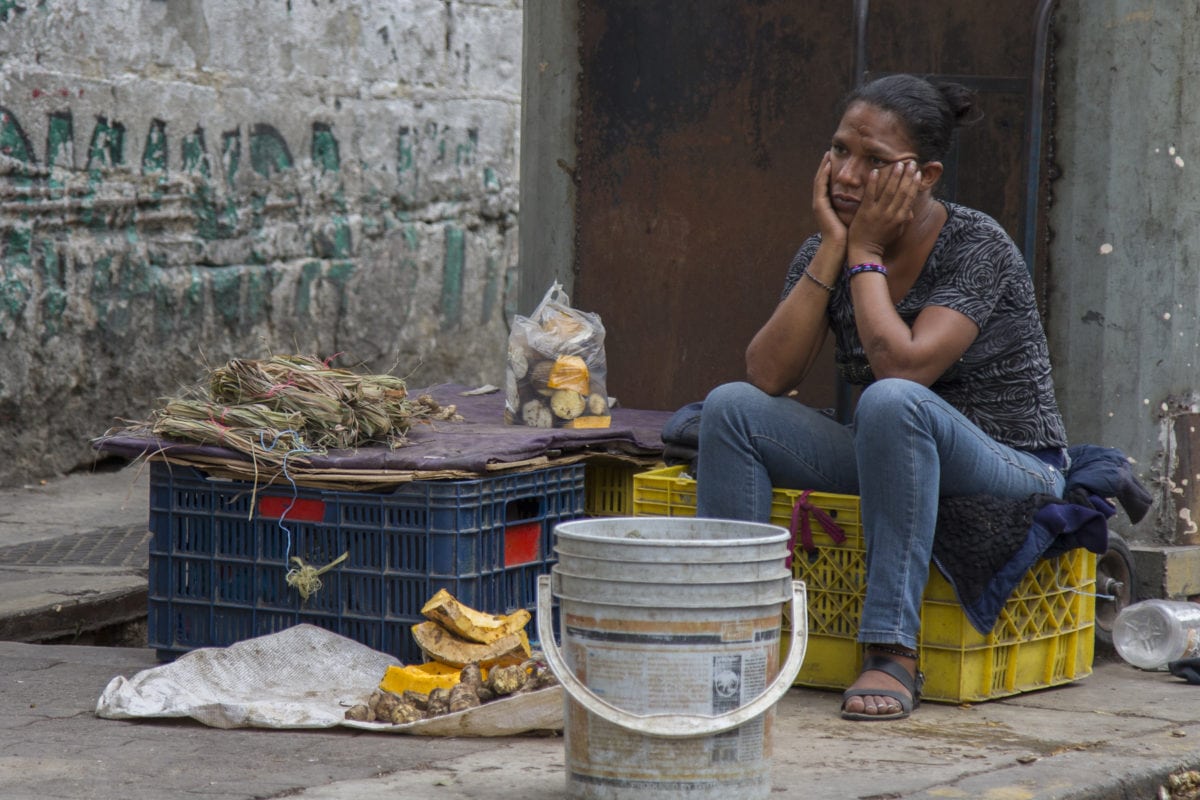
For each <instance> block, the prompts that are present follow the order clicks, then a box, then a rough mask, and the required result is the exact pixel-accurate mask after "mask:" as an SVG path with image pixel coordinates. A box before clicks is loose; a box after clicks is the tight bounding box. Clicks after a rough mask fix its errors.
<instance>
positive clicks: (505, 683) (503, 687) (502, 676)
mask: <svg viewBox="0 0 1200 800" xmlns="http://www.w3.org/2000/svg"><path fill="white" fill-rule="evenodd" d="M528 678H529V676H528V674H527V673H526V672H525V667H523V666H521V665H520V664H513V665H512V666H508V667H493V668H492V669H491V670H489V671H488V688H490V689H491V690H492V691H493V692H495V693H496V695H497V696H498V697H503V696H504V695H508V694H512V693H513V692H515V691H517V690H518V689H520V688H521V687H522V686H524V685H525V682H526V681H527V680H528Z"/></svg>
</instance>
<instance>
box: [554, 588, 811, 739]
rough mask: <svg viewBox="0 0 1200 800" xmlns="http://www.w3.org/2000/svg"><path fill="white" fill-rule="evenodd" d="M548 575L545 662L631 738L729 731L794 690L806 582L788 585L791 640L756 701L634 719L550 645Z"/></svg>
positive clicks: (804, 641)
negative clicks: (723, 709) (596, 690)
mask: <svg viewBox="0 0 1200 800" xmlns="http://www.w3.org/2000/svg"><path fill="white" fill-rule="evenodd" d="M550 579H551V576H550V575H539V576H538V592H537V601H538V602H537V612H538V618H537V631H538V637H539V638H540V639H541V645H542V652H543V653H544V655H545V656H546V663H547V664H549V666H550V670H551V671H552V672H553V673H554V675H555V676H556V677H557V678H558V680H559V683H561V684H562V685H563V688H564V689H566V690H567V693H568V694H569V695H570V696H571V698H572V699H573V700H575V701H576V702H578V703H579V704H580V705H581V706H583V707H584V708H586V709H587V710H588V711H590V712H592V713H593V714H595V715H596V716H598V717H602V718H603V719H606V720H608V721H609V722H611V723H613V724H614V725H618V726H620V727H622V728H625V729H627V730H630V731H633V732H635V733H640V734H644V735H646V736H658V737H660V738H670V739H688V738H695V737H699V736H712V735H714V734H718V733H723V732H725V731H729V730H733V729H734V728H736V727H738V726H739V725H744V724H745V723H747V722H749V721H750V720H752V719H754V718H755V717H757V716H758V715H759V714H762V713H764V712H766V711H769V710H770V709H771V707H772V706H774V705H775V704H776V703H777V702H779V700H780V699H781V698H782V697H783V696H784V695H785V694H787V691H788V689H790V688H792V682H793V681H795V680H796V675H797V674H798V673H799V672H800V666H801V665H802V664H803V663H804V653H805V650H806V649H807V647H808V595H807V590H806V588H805V584H804V581H792V608H791V612H792V614H791V617H792V641H791V644H790V646H789V647H788V655H787V660H786V661H785V662H784V663H783V665H782V666H781V667H780V668H779V674H778V675H776V676H775V680H774V681H773V682H772V683H771V685H770V686H768V687H767V688H766V690H764V691H763V692H762V693H761V694H760V695H759V696H758V697H756V698H754V699H753V700H751V701H750V702H749V703H746V704H745V705H743V706H740V707H738V708H735V709H734V710H732V711H727V712H725V713H724V714H716V715H713V716H707V715H702V714H632V713H630V712H628V711H625V710H624V709H620V708H617V707H616V706H614V705H613V704H612V703H609V702H608V701H607V700H604V699H603V698H601V697H600V696H599V695H597V694H595V693H594V692H593V691H592V690H591V689H589V688H588V687H587V686H586V685H584V683H583V682H582V681H580V680H579V678H578V677H576V676H575V673H573V672H572V671H571V669H570V667H568V666H567V663H566V661H565V660H564V659H563V656H562V653H561V652H560V651H559V649H558V645H556V644H555V643H554V630H553V623H552V622H551V614H550Z"/></svg>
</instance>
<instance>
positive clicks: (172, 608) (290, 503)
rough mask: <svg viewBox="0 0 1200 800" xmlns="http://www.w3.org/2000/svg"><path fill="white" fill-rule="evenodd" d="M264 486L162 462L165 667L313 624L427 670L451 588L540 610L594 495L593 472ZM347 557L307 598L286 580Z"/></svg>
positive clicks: (160, 635)
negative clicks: (563, 527)
mask: <svg viewBox="0 0 1200 800" xmlns="http://www.w3.org/2000/svg"><path fill="white" fill-rule="evenodd" d="M253 489H254V487H253V485H252V484H251V483H249V482H246V481H236V480H218V479H214V478H210V477H209V476H207V475H205V473H203V472H202V471H200V470H199V469H196V468H194V467H189V466H178V465H170V464H166V463H163V462H152V464H151V468H150V530H151V532H152V534H153V536H152V537H151V540H150V553H149V556H150V559H149V560H150V572H149V599H148V624H147V627H148V639H149V645H150V647H153V648H154V649H155V650H156V651H157V654H158V657H159V659H160V660H169V659H171V658H174V657H176V656H178V655H180V654H182V653H185V652H187V651H189V650H193V649H195V648H198V647H212V646H225V645H229V644H233V643H234V642H238V641H241V640H243V639H249V638H252V637H254V636H261V635H264V634H268V633H276V632H278V631H280V630H283V629H284V628H288V627H290V626H292V625H297V624H299V623H310V624H313V625H319V626H321V627H323V628H326V629H328V630H331V631H334V632H335V633H338V634H341V635H343V636H346V637H348V638H351V639H354V640H355V641H358V642H361V643H362V644H365V645H367V646H369V647H372V648H375V649H376V650H381V651H383V652H386V653H391V654H393V655H395V656H396V657H397V658H398V659H399V660H401V661H403V662H405V663H418V662H420V661H421V660H422V656H421V652H420V649H419V648H418V647H417V646H416V644H415V642H413V640H412V633H411V627H412V625H414V624H415V623H417V622H421V621H423V619H424V617H422V616H421V607H422V606H423V605H424V604H425V602H426V601H427V600H428V599H429V598H431V597H432V596H433V595H434V594H436V593H437V591H438V590H439V589H445V590H446V591H448V592H450V593H451V594H452V595H454V596H455V597H457V598H458V599H459V600H461V601H462V602H463V603H465V604H467V605H469V606H471V607H473V608H477V609H479V610H481V611H488V612H491V613H496V614H507V613H511V612H513V611H516V610H517V609H518V608H525V609H528V610H529V611H530V612H531V613H534V612H535V608H536V605H537V596H536V592H537V577H538V575H540V574H542V573H545V572H548V571H549V569H550V566H551V565H552V564H553V563H554V560H555V559H554V548H553V546H552V537H553V529H554V526H555V524H557V523H558V522H562V521H566V520H571V519H579V518H581V517H583V516H584V500H585V498H584V467H583V465H582V464H573V465H568V466H562V467H547V468H544V469H540V470H536V471H532V472H520V473H508V474H500V475H495V476H486V477H480V478H473V479H469V480H430V481H414V482H412V483H406V484H401V485H400V486H399V487H398V488H396V489H395V490H393V491H388V492H384V493H375V492H352V491H337V490H329V489H314V488H308V487H303V486H300V487H296V488H295V489H293V488H292V487H291V486H287V485H284V486H279V485H273V486H268V487H260V488H259V490H258V491H257V492H255V491H253ZM343 553H346V554H347V557H346V559H345V560H344V561H342V562H341V563H340V564H338V565H337V566H335V567H333V568H332V569H330V570H329V571H328V572H326V573H324V574H323V575H321V576H320V580H321V584H322V585H321V588H320V590H319V591H317V592H316V593H314V594H311V595H310V596H309V597H308V599H307V600H304V599H302V598H301V597H300V594H299V592H297V590H296V589H294V588H292V587H290V586H288V585H287V582H286V580H285V576H286V574H287V571H288V569H289V567H292V566H295V565H294V564H293V563H291V562H290V559H291V558H292V557H293V556H295V557H299V558H301V559H303V562H304V563H305V564H310V565H312V566H314V567H316V568H318V569H319V568H321V567H323V566H325V565H326V564H329V563H330V562H332V561H334V560H335V559H337V558H338V557H339V556H340V555H342V554H343ZM529 633H530V636H531V638H534V636H535V631H534V630H533V629H532V625H531V626H530V630H529Z"/></svg>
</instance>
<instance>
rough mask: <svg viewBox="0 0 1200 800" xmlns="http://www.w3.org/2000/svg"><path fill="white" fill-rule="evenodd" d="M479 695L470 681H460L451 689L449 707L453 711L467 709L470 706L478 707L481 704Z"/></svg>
mask: <svg viewBox="0 0 1200 800" xmlns="http://www.w3.org/2000/svg"><path fill="white" fill-rule="evenodd" d="M479 703H480V700H479V695H478V694H476V693H475V687H474V686H472V685H471V684H469V683H459V684H456V685H455V686H454V688H453V689H451V690H450V703H449V708H450V711H451V713H453V712H455V711H466V710H467V709H468V708H476V707H478V706H479Z"/></svg>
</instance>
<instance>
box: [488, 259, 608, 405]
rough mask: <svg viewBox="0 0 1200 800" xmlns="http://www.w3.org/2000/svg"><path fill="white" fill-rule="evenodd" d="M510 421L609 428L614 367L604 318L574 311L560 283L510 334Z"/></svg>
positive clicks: (518, 319) (516, 322)
mask: <svg viewBox="0 0 1200 800" xmlns="http://www.w3.org/2000/svg"><path fill="white" fill-rule="evenodd" d="M505 378H506V387H507V389H506V396H505V403H504V421H505V422H507V423H510V424H513V425H528V426H530V427H535V428H607V427H609V425H610V424H611V422H612V415H611V412H610V410H609V400H608V388H607V385H606V381H607V378H608V366H607V364H606V362H605V357H604V324H603V323H602V322H601V321H600V316H599V315H598V314H595V313H592V312H588V311H579V310H578V309H574V308H572V307H571V299H570V298H569V297H568V296H567V294H566V292H564V291H563V287H562V284H561V283H558V282H557V281H555V282H554V284H553V285H552V286H551V287H550V288H549V290H547V292H546V295H545V296H544V297H543V298H542V302H541V303H539V304H538V307H537V308H536V309H534V312H533V314H532V315H531V316H528V317H523V316H517V317H516V318H515V319H514V320H513V326H512V331H511V332H510V333H509V335H508V364H507V368H506V376H505Z"/></svg>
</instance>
